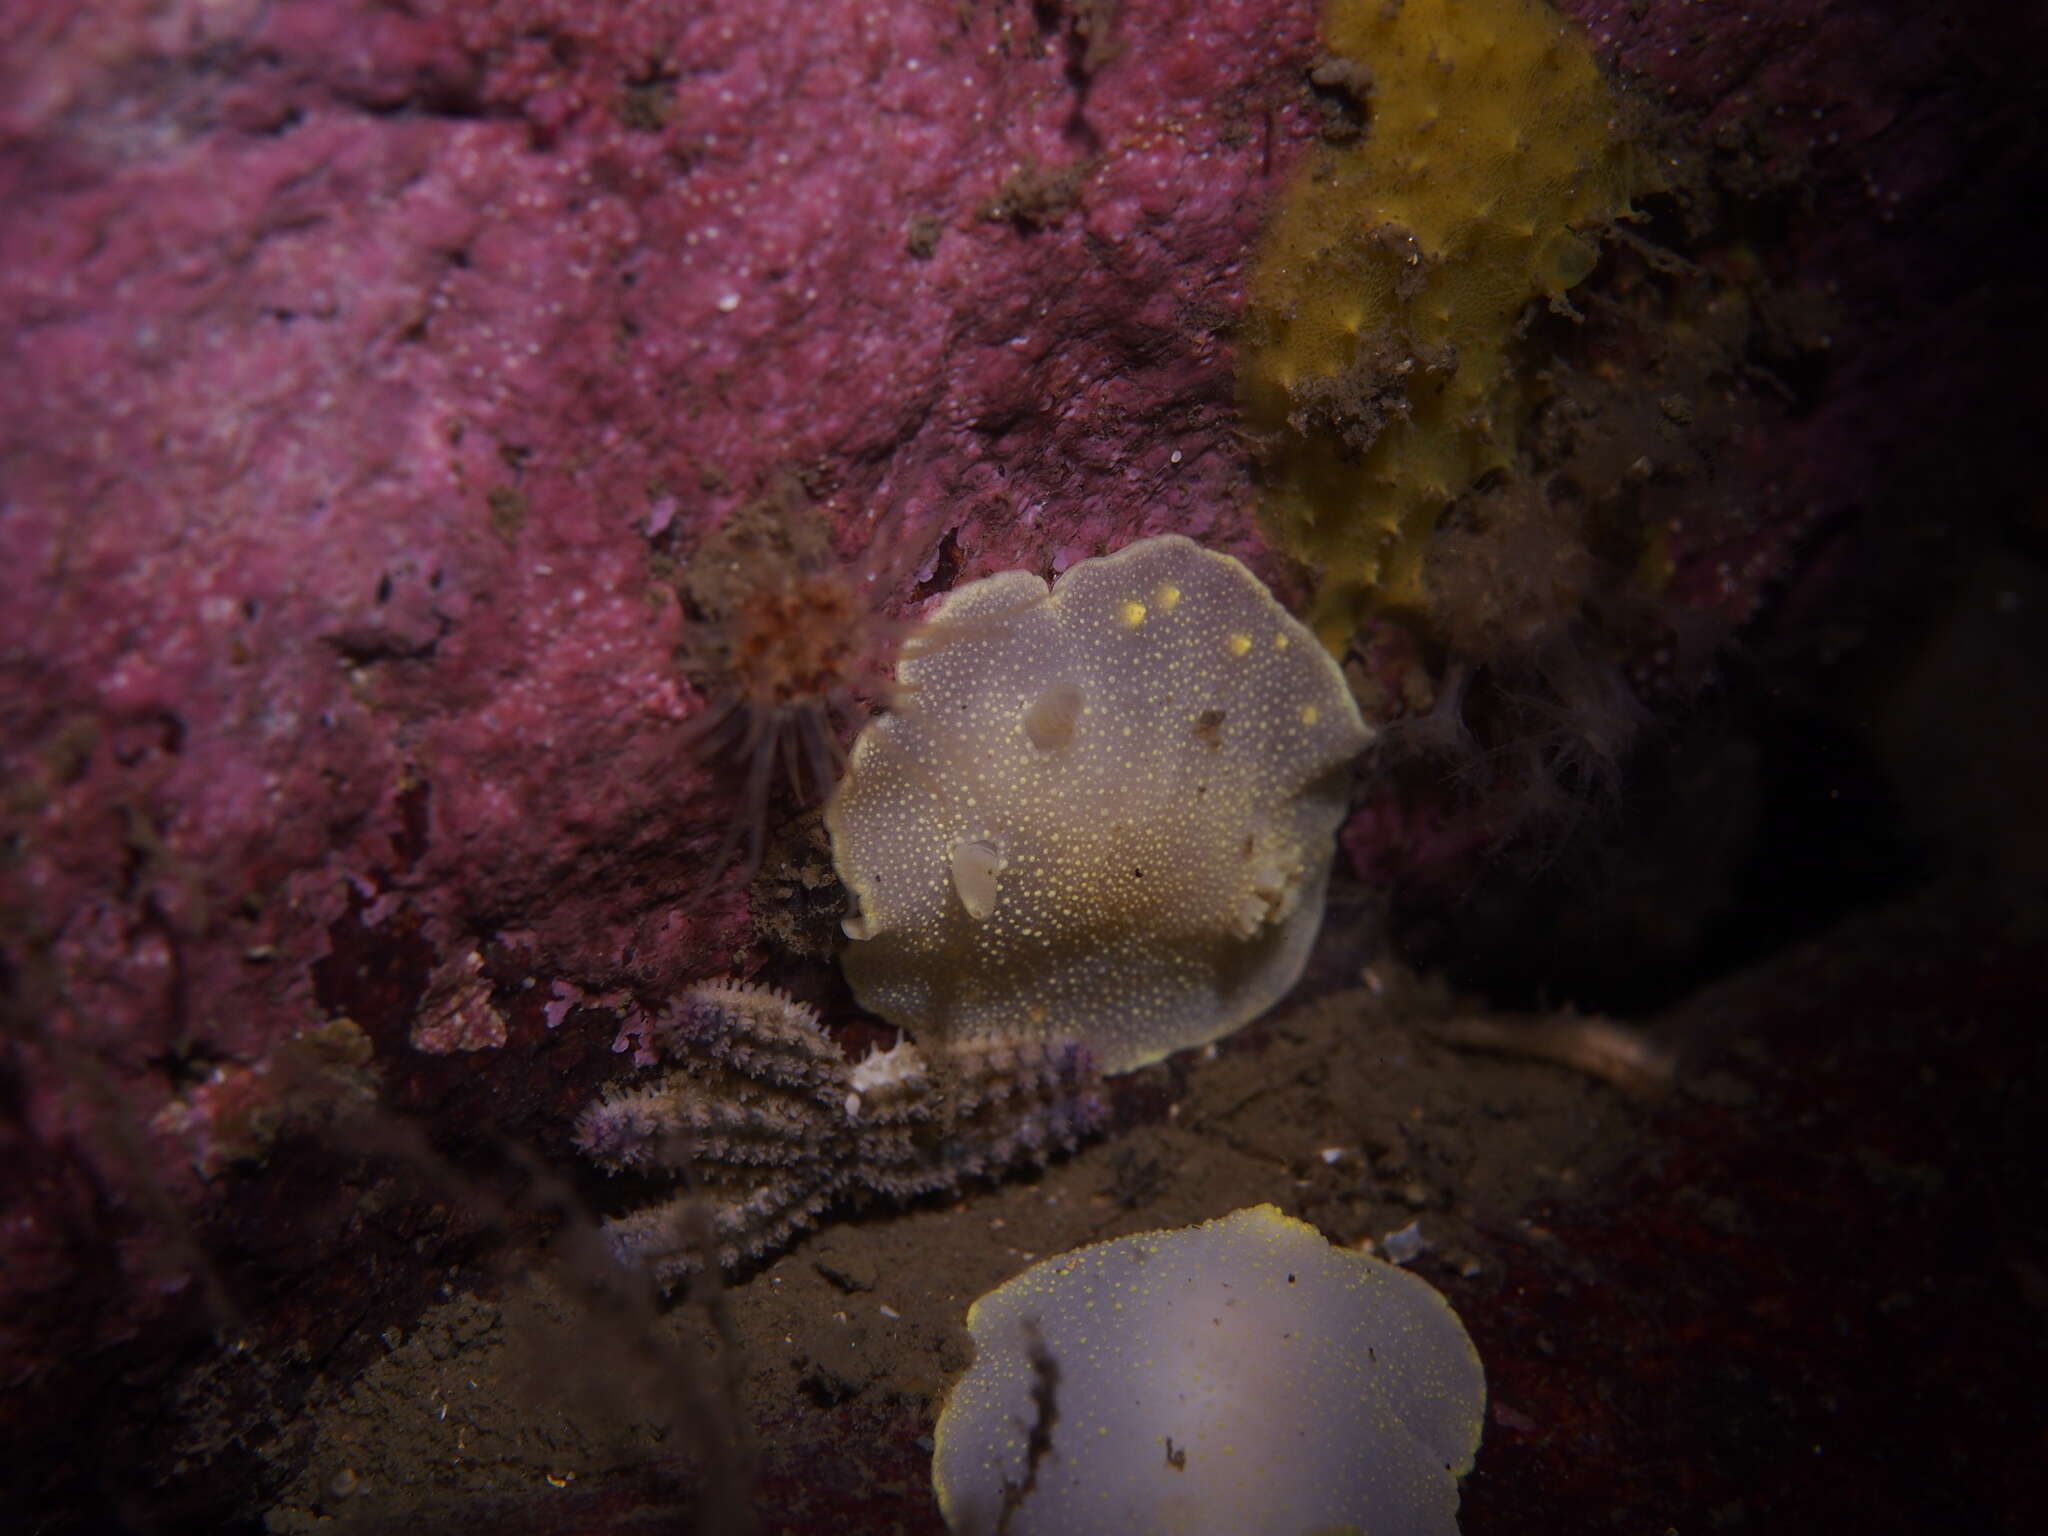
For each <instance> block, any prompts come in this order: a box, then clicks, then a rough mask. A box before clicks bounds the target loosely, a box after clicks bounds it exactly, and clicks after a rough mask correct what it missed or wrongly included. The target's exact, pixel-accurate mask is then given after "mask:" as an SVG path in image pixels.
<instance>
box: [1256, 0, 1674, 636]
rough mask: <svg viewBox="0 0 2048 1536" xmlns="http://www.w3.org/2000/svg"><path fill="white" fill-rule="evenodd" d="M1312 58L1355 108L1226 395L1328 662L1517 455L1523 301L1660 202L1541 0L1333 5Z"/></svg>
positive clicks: (1284, 242) (1610, 97) (1316, 158)
mask: <svg viewBox="0 0 2048 1536" xmlns="http://www.w3.org/2000/svg"><path fill="white" fill-rule="evenodd" d="M1324 42H1325V46H1326V47H1327V49H1328V51H1329V53H1330V54H1331V55H1332V56H1333V59H1334V60H1337V61H1344V70H1343V73H1344V78H1345V79H1347V80H1348V81H1352V82H1363V81H1367V80H1369V81H1370V87H1369V89H1368V88H1367V87H1365V86H1364V85H1363V84H1354V86H1353V87H1352V88H1353V90H1354V91H1355V92H1362V93H1363V94H1364V96H1365V101H1366V125H1365V132H1364V133H1363V135H1362V136H1361V137H1360V138H1359V139H1358V140H1357V141H1356V142H1355V143H1347V144H1342V145H1337V144H1332V145H1326V146H1322V147H1319V148H1318V149H1317V150H1316V152H1315V153H1314V155H1313V156H1312V157H1311V160H1310V163H1309V164H1308V165H1307V166H1305V167H1304V169H1303V171H1302V173H1301V175H1300V178H1299V179H1298V180H1297V182H1296V183H1295V185H1294V187H1293V188H1292V190H1290V192H1289V193H1288V194H1287V196H1286V198H1285V200H1284V201H1283V203H1282V205H1281V207H1280V209H1279V211H1278V213H1277V215H1276V216H1275V218H1274V221H1273V223H1272V226H1271V228H1270V229H1269V230H1268V232H1267V235H1266V237H1265V241H1264V244H1263V246H1262V247H1261V250H1260V253H1259V256H1258V259H1257V262H1256V265H1255V267H1254V269H1253V272H1252V277H1251V282H1250V294H1249V299H1248V302H1247V321H1248V324H1247V334H1248V336H1249V337H1250V338H1251V340H1250V344H1249V346H1248V347H1247V350H1246V355H1245V358H1244V362H1243V366H1242V370H1241V375H1240V389H1241V394H1242V403H1243V407H1244V412H1245V417H1246V421H1247V424H1248V425H1249V426H1250V428H1251V429H1252V430H1253V431H1254V432H1256V433H1259V434H1262V435H1265V436H1266V437H1267V439H1268V441H1269V443H1270V444H1271V448H1272V452H1271V461H1272V466H1273V470H1274V481H1273V485H1272V489H1271V491H1270V494H1269V498H1268V502H1267V516H1268V523H1269V526H1270V527H1271V528H1272V529H1273V531H1274V532H1275V534H1276V535H1277V537H1278V539H1279V541H1280V542H1281V543H1282V544H1283V545H1284V546H1285V547H1286V548H1287V549H1289V550H1290V551H1291V552H1292V553H1293V554H1295V555H1296V556H1297V557H1299V558H1300V559H1302V560H1304V561H1305V562H1307V563H1308V564H1310V565H1311V566H1313V567H1315V568H1317V569H1318V570H1319V571H1320V572H1322V573H1323V586H1322V590H1321V592H1320V594H1319V597H1318V602H1317V611H1316V625H1317V628H1318V630H1319V632H1320V633H1321V634H1322V636H1323V638H1324V640H1325V642H1326V643H1329V644H1332V645H1341V643H1342V641H1343V639H1344V638H1345V637H1346V636H1347V635H1348V634H1349V632H1350V630H1351V629H1352V628H1353V627H1354V626H1355V624H1356V623H1357V621H1358V619H1359V618H1360V617H1361V616H1362V614H1363V612H1364V610H1365V608H1366V607H1367V606H1368V604H1369V603H1370V602H1371V601H1378V602H1381V603H1386V604H1392V605H1396V606H1399V605H1419V604H1420V603H1421V602H1422V601H1423V593H1422V588H1421V582H1420V569H1421V557H1422V545H1423V541H1424V539H1425V538H1426V537H1427V536H1428V534H1429V532H1430V530H1431V529H1432V528H1433V527H1434V526H1435V525H1436V521H1437V518H1438V516H1439V514H1440V513H1441V512H1442V511H1443V509H1444V507H1445V506H1446V505H1447V504H1448V503H1449V502H1450V501H1451V500H1452V499H1453V498H1455V497H1457V496H1458V495H1459V494H1461V493H1462V492H1464V491H1465V490H1467V489H1469V488H1470V487H1471V486H1472V484H1473V483H1474V482H1475V481H1476V480H1477V479H1479V477H1480V476H1482V475H1484V474H1486V473H1487V472H1488V471H1490V470H1495V469H1502V468H1506V467H1508V466H1509V465H1510V464H1511V463H1512V460H1513V456H1514V452H1515V445H1516V438H1517V435H1518V433H1519V431H1520V427H1521V423H1522V422H1523V420H1524V419H1525V418H1526V416H1527V414H1528V411H1529V408H1530V406H1531V405H1532V403H1533V390H1532V386H1531V384H1530V381H1529V379H1528V378H1527V377H1526V371H1525V370H1520V369H1518V367H1517V357H1516V350H1517V349H1516V342H1517V338H1518V332H1519V330H1520V328H1521V325H1522V321H1523V316H1524V314H1525V312H1526V311H1527V309H1528V307H1529V305H1530V303H1531V302H1532V301H1535V300H1542V299H1549V300H1551V301H1552V302H1558V303H1561V302H1562V301H1563V299H1564V295H1565V294H1566V293H1567V292H1568V291H1569V290H1570V289H1571V288H1572V287H1573V285H1575V284H1576V283H1578V282H1579V281H1580V280H1581V279H1583V278H1584V277H1585V276H1586V275H1587V274H1588V273H1589V272H1590V271H1591V270H1592V268H1593V265H1594V261H1595V256H1596V251H1597V241H1598V238H1599V234H1600V231H1601V230H1602V229H1603V228H1604V227H1605V226H1607V225H1609V224H1611V223H1612V222H1613V221H1614V220H1616V219H1618V218H1621V217H1623V216H1625V215H1626V214H1627V213H1628V211H1629V207H1630V203H1631V200H1632V199H1633V198H1635V197H1638V196H1640V195H1642V194H1643V193H1645V192H1647V191H1649V190H1651V189H1652V188H1653V187H1654V185H1655V181H1654V169H1653V167H1652V166H1651V164H1650V162H1649V159H1648V157H1647V156H1645V155H1644V154H1643V153H1642V152H1641V151H1640V150H1639V149H1638V148H1637V147H1636V146H1635V145H1634V144H1633V143H1632V142H1631V141H1630V139H1629V137H1628V136H1627V135H1626V134H1625V133H1624V131H1623V130H1622V128H1621V126H1620V124H1619V122H1618V112H1619V106H1618V103H1617V101H1616V99H1615V96H1614V93H1613V92H1612V90H1611V89H1610V88H1609V86H1608V84H1607V82H1606V80H1605V79H1604V78H1603V77H1602V76H1601V74H1600V72H1599V69H1598V67H1597V66H1596V64H1595V63H1594V60H1593V58H1592V55H1591V54H1590V53H1589V52H1588V51H1587V49H1586V47H1585V45H1584V44H1583V43H1582V42H1581V41H1580V40H1579V38H1578V36H1577V35H1576V34H1575V33H1574V32H1573V31H1572V29H1571V28H1570V27H1569V26H1568V25H1567V24H1566V23H1565V22H1564V21H1563V20H1562V19H1561V18H1559V17H1558V16H1557V15H1555V14H1554V13H1553V12H1552V11H1551V10H1550V9H1549V8H1548V7H1547V6H1545V5H1543V4H1541V3H1539V0H1332V3H1331V5H1330V9H1329V12H1328V14H1327V15H1326V17H1325V19H1324Z"/></svg>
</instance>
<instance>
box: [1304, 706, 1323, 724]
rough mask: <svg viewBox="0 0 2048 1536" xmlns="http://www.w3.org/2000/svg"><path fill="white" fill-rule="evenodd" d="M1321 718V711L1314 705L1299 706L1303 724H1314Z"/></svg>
mask: <svg viewBox="0 0 2048 1536" xmlns="http://www.w3.org/2000/svg"><path fill="white" fill-rule="evenodd" d="M1322 718H1323V712H1322V711H1321V710H1319V709H1317V708H1316V707H1315V705H1313V704H1304V705H1302V706H1301V723H1302V724H1303V725H1314V724H1315V723H1316V722H1317V721H1318V720H1320V719H1322Z"/></svg>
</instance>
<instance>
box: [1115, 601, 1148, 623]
mask: <svg viewBox="0 0 2048 1536" xmlns="http://www.w3.org/2000/svg"><path fill="white" fill-rule="evenodd" d="M1120 617H1121V618H1122V619H1123V621H1124V628H1126V629H1136V628H1137V627H1138V626H1139V625H1140V624H1142V623H1144V622H1145V605H1144V604H1143V603H1141V602H1139V601H1138V600H1137V599H1136V598H1135V597H1134V598H1132V599H1131V600H1130V601H1129V602H1127V603H1125V604H1124V606H1123V612H1122V613H1121V615H1120Z"/></svg>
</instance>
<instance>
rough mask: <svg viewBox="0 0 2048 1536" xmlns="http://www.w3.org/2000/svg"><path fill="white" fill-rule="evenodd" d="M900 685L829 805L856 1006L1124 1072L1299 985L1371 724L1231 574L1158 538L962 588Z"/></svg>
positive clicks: (941, 1032)
mask: <svg viewBox="0 0 2048 1536" xmlns="http://www.w3.org/2000/svg"><path fill="white" fill-rule="evenodd" d="M1254 636H1257V637H1258V640H1257V643H1256V644H1254V643H1253V637H1254ZM897 682H898V684H899V689H898V695H897V703H896V705H895V707H894V708H893V709H892V710H891V711H890V712H889V713H888V714H885V715H882V716H880V717H878V718H877V719H875V720H873V721H871V722H870V723H869V725H868V726H867V728H866V729H865V730H863V731H862V732H861V734H860V738H859V739H858V740H857V741H856V742H855V743H854V747H853V753H852V757H851V759H850V761H849V764H848V768H847V772H846V775H845V777H844V778H843V779H842V780H841V781H840V784H839V787H838V789H837V791H836V792H835V794H834V795H833V798H832V800H831V802H830V804H829V805H828V806H827V807H826V813H825V822H826V826H827V828H828V829H829V830H830V832H831V836H832V856H833V862H834V864H835V865H836V866H837V868H838V871H839V876H840V879H841V880H842V881H844V882H845V884H846V887H847V889H848V891H850V892H851V893H852V895H853V898H854V903H855V907H854V912H853V915H852V916H851V917H849V918H848V919H847V921H846V925H845V926H846V932H847V935H848V936H849V937H850V938H851V939H853V940H854V942H853V943H852V944H851V945H850V946H849V947H848V949H847V951H846V954H845V957H844V964H845V967H846V975H847V979H848V980H849V981H850V982H851V983H852V986H853V990H854V995H855V996H856V997H857V998H858V999H859V1000H860V1002H861V1005H862V1006H863V1007H865V1008H868V1009H870V1010H872V1011H873V1012H875V1013H878V1014H880V1015H881V1016H882V1017H883V1018H885V1019H888V1020H889V1021H890V1022H891V1023H893V1024H897V1025H899V1026H901V1027H902V1028H904V1029H907V1030H909V1031H910V1032H911V1033H912V1034H913V1035H915V1036H917V1037H918V1038H919V1039H921V1040H936V1039H955V1040H980V1039H1007V1038H1017V1037H1019V1036H1020V1035H1021V1036H1025V1037H1030V1038H1036V1039H1046V1040H1051V1039H1072V1040H1078V1041H1082V1042H1085V1043H1086V1044H1087V1045H1088V1046H1089V1047H1090V1049H1091V1050H1093V1051H1094V1053H1095V1056H1096V1059H1097V1061H1098V1063H1099V1064H1100V1066H1101V1068H1102V1070H1104V1071H1106V1072H1122V1071H1128V1070H1130V1069H1131V1068H1134V1067H1138V1066H1142V1065H1144V1064H1145V1063H1147V1062H1150V1061H1156V1060H1158V1059H1159V1058H1160V1057H1162V1056H1165V1055H1168V1054H1169V1053H1171V1052H1173V1051H1176V1050H1179V1049H1181V1048H1182V1047H1184V1046H1190V1045H1200V1044H1203V1043H1204V1042H1206V1041H1210V1040H1214V1039H1216V1038H1217V1037H1219V1036H1221V1035H1224V1034H1228V1033H1229V1032H1230V1031H1231V1030H1233V1029H1236V1028H1237V1027H1239V1026H1240V1025H1242V1024H1245V1023H1248V1022H1249V1021H1250V1020H1252V1019H1253V1018H1256V1017H1257V1016H1258V1015H1259V1014H1261V1013H1263V1012H1265V1010H1266V1009H1268V1008H1270V1007H1271V1006H1272V1005H1273V1004H1274V1003H1275V1002H1277V1001H1278V1000H1279V999H1280V997H1281V996H1282V994H1284V993H1285V992H1286V991H1287V990H1288V988H1290V987H1291V986H1293V985H1294V982H1295V980H1296V979H1297V978H1298V977H1299V976H1300V974H1301V968H1302V966H1303V964H1304V963H1305V962H1306V961H1307V958H1308V951H1309V946H1310V945H1311V943H1313V941H1314V939H1315V934H1316V929H1317V928H1318V926H1319V925H1320V924H1321V922H1322V914H1323V896H1324V889H1325V886H1326V884H1327V881H1328V877H1329V869H1330V859H1331V856H1332V853H1333V851H1334V846H1335V834H1336V830H1337V826H1338V824H1339V822H1340V821H1341V820H1342V819H1343V815H1344V812H1345V808H1346V803H1347V793H1348V789H1349V770H1350V764H1351V762H1352V760H1353V759H1354V758H1355V757H1356V756H1357V755H1358V753H1359V752H1360V751H1361V750H1362V749H1363V748H1364V747H1365V746H1366V744H1367V743H1368V742H1369V741H1370V740H1371V739H1372V733H1371V731H1370V730H1368V729H1367V727H1366V724H1365V722H1364V721H1363V720H1362V719H1361V718H1360V717H1359V713H1358V706H1357V705H1356V704H1355V703H1354V702H1353V700H1352V698H1351V694H1350V690H1349V689H1348V688H1347V687H1346V686H1345V682H1344V678H1343V674H1342V673H1341V672H1340V671H1339V670H1338V668H1337V666H1336V664H1335V662H1333V661H1332V660H1331V659H1330V657H1329V655H1328V654H1327V653H1326V652H1325V651H1324V650H1323V648H1322V647H1321V646H1320V645H1318V644H1317V643H1316V642H1315V640H1314V637H1313V636H1311V635H1310V634H1309V633H1308V631H1307V630H1305V629H1304V628H1302V626H1301V625H1300V624H1299V623H1297V622H1296V621H1295V619H1294V618H1293V617H1292V616H1291V615H1289V614H1288V612H1287V611H1286V610H1285V609H1284V608H1282V607H1281V606H1280V604H1279V603H1277V602H1276V601H1274V599H1273V595H1272V594H1271V593H1270V592H1268V591H1267V590H1266V588H1265V585H1264V584H1263V583H1262V582H1260V581H1259V579H1258V578H1257V577H1256V576H1254V575H1253V574H1252V573H1251V572H1250V571H1248V570H1247V569H1245V567H1244V566H1243V565H1241V564H1240V563H1238V562H1237V561H1236V560H1233V559H1231V558H1230V557H1229V556H1228V555H1221V554H1216V553H1214V552H1212V551H1209V550H1205V549H1202V548H1201V547H1200V546H1198V545H1196V544H1194V543H1191V542H1190V541H1189V540H1187V539H1184V538H1180V537H1178V536H1168V537H1165V538H1156V539H1146V540H1143V541H1141V542H1139V543H1136V544H1133V545H1131V546H1129V547H1128V548H1126V549H1124V550H1122V551H1120V552H1119V553H1117V554H1114V555H1110V556H1107V557H1106V558H1103V559H1099V560H1085V561H1082V562H1081V563H1080V564H1078V565H1075V566H1074V567H1072V568H1071V569H1070V570H1068V571H1067V572H1066V573H1065V574H1064V575H1062V576H1061V577H1060V578H1059V581H1058V582H1057V584H1055V585H1054V586H1052V587H1051V588H1050V589H1048V587H1047V586H1046V584H1045V582H1043V581H1042V580H1040V579H1039V578H1038V577H1037V576H1035V575H1033V574H1031V573H1030V572H1028V571H1005V572H1003V573H1001V574H999V575H995V576H990V577H987V578H985V579H983V580H981V581H975V582H970V583H968V584H967V585H965V586H962V587H959V588H956V589H955V590H954V591H953V592H951V593H949V594H948V595H947V597H946V599H945V601H944V602H943V603H942V604H941V606H940V607H939V609H938V611H937V612H936V613H935V614H933V615H932V617H931V618H930V619H929V620H927V621H926V623H925V624H924V625H923V626H922V628H921V629H920V630H919V632H918V633H917V634H916V635H914V636H913V637H912V639H911V641H910V643H909V644H908V645H907V646H906V647H905V649H904V654H903V659H902V660H901V661H900V662H899V663H898V667H897Z"/></svg>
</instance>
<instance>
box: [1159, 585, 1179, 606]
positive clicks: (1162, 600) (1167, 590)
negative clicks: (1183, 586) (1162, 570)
mask: <svg viewBox="0 0 2048 1536" xmlns="http://www.w3.org/2000/svg"><path fill="white" fill-rule="evenodd" d="M1179 606H1180V588H1179V587H1176V586H1172V585H1168V586H1164V587H1161V588H1160V589H1159V611H1160V612H1161V613H1171V612H1173V610H1174V609H1176V608H1178V607H1179Z"/></svg>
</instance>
